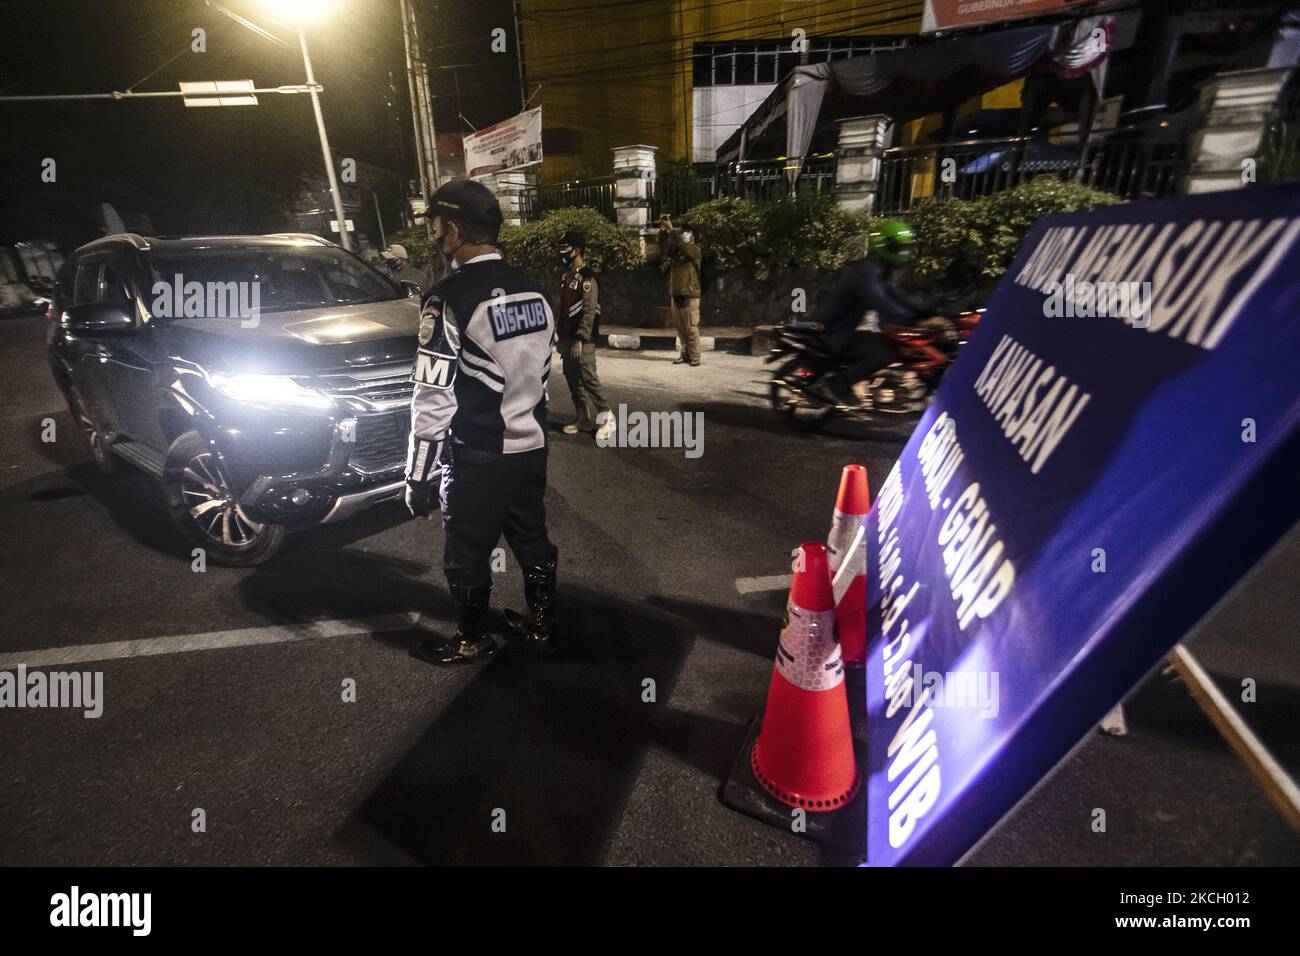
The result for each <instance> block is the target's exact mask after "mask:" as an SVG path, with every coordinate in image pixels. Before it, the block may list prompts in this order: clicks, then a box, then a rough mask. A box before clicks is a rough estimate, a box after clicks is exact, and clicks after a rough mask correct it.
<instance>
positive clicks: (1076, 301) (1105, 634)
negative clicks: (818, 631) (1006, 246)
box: [852, 186, 1300, 866]
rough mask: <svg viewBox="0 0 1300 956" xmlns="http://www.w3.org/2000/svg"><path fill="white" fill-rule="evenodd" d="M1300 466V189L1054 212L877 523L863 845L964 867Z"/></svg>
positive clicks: (895, 480) (1246, 554)
mask: <svg viewBox="0 0 1300 956" xmlns="http://www.w3.org/2000/svg"><path fill="white" fill-rule="evenodd" d="M1298 478H1300V187H1291V186H1289V187H1281V188H1274V189H1252V190H1240V191H1232V192H1223V193H1212V194H1207V195H1202V196H1195V197H1187V198H1179V199H1171V200H1161V201H1149V202H1138V203H1130V204H1123V205H1117V206H1110V207H1106V208H1103V209H1100V210H1097V211H1094V212H1091V213H1082V214H1075V215H1066V216H1052V217H1047V218H1045V219H1043V220H1041V221H1040V222H1039V223H1038V224H1037V225H1036V226H1035V227H1034V229H1033V231H1032V233H1031V234H1030V235H1029V237H1028V238H1027V239H1026V241H1025V243H1024V245H1023V247H1022V249H1021V250H1020V252H1019V254H1018V255H1017V257H1016V260H1015V262H1014V264H1013V265H1012V266H1011V268H1010V269H1009V271H1008V272H1007V275H1006V277H1005V278H1004V279H1003V280H1002V282H1001V284H1000V285H999V287H998V290H997V292H996V294H995V295H994V298H993V300H992V302H991V303H990V305H989V308H988V311H987V312H986V313H985V314H984V317H983V320H982V321H981V323H980V325H979V327H978V329H977V330H976V332H975V334H974V335H973V336H972V338H971V340H970V342H969V343H968V344H967V345H966V347H965V349H964V351H963V353H962V355H961V356H960V359H959V361H957V362H956V363H955V364H954V365H953V367H952V368H951V369H950V370H949V373H948V375H947V377H946V378H945V380H944V382H943V385H942V387H941V388H940V389H939V392H938V394H937V395H936V396H935V400H934V402H933V403H932V405H931V406H930V408H929V409H928V411H927V412H926V414H925V416H924V418H923V419H922V420H921V422H920V424H919V425H918V426H917V429H916V431H915V432H914V433H913V435H912V437H911V440H910V441H909V442H908V444H907V447H906V448H905V449H904V450H903V453H902V457H901V458H900V459H899V461H898V464H897V465H896V466H895V468H894V470H893V471H892V472H891V473H890V475H889V476H888V478H887V479H886V481H885V482H884V484H883V486H882V487H881V488H880V489H879V490H878V491H877V498H876V502H875V506H874V507H873V509H872V511H871V514H870V515H868V517H867V518H866V542H867V552H868V588H869V593H868V609H867V625H868V640H869V646H868V655H867V668H866V702H865V704H866V709H867V728H868V734H869V745H868V754H869V756H868V766H867V767H866V768H864V773H865V775H866V777H867V783H868V804H867V824H866V833H865V834H862V837H863V840H864V842H865V847H866V856H867V864H868V865H872V866H889V865H896V864H930V865H947V864H951V863H954V862H956V861H957V860H958V859H959V858H960V857H961V856H962V855H963V854H964V853H965V852H966V851H967V850H968V849H969V848H970V847H971V846H972V845H973V844H974V843H975V842H976V841H977V840H978V839H979V838H980V837H981V836H982V835H983V834H984V833H985V832H987V830H988V829H989V828H991V827H992V826H993V825H994V824H995V823H996V822H997V821H998V819H999V818H1001V817H1002V816H1003V814H1005V813H1006V812H1007V811H1008V810H1009V809H1010V808H1011V807H1012V806H1013V805H1014V804H1015V803H1016V801H1017V800H1019V799H1020V798H1021V797H1022V796H1023V795H1024V794H1025V793H1027V792H1028V791H1029V789H1030V788H1031V787H1033V785H1034V784H1035V783H1036V782H1037V781H1038V780H1039V779H1040V778H1041V777H1042V776H1043V775H1045V774H1046V773H1047V772H1048V771H1049V770H1050V769H1051V768H1052V767H1053V766H1054V765H1055V764H1056V762H1057V761H1059V760H1060V758H1061V757H1063V756H1064V755H1065V754H1066V753H1067V752H1068V751H1069V750H1070V748H1071V747H1072V746H1073V745H1074V744H1075V743H1076V742H1077V741H1078V740H1079V739H1080V738H1081V737H1083V735H1084V734H1085V733H1087V732H1088V731H1089V729H1090V728H1092V727H1094V726H1095V725H1096V723H1097V721H1098V720H1099V719H1100V718H1101V716H1102V715H1103V714H1104V713H1105V712H1106V711H1107V710H1108V709H1109V708H1110V707H1111V706H1112V705H1114V703H1115V702H1116V701H1117V700H1119V699H1120V698H1121V697H1122V696H1123V695H1124V694H1125V693H1126V692H1127V691H1128V690H1129V689H1130V688H1132V687H1133V686H1134V685H1135V684H1136V683H1137V682H1138V681H1139V680H1140V679H1141V678H1142V677H1143V676H1144V675H1145V674H1146V673H1147V672H1148V671H1149V670H1150V669H1151V668H1152V667H1153V666H1154V665H1155V664H1156V663H1157V662H1158V661H1159V660H1160V659H1161V658H1162V657H1163V656H1164V655H1165V654H1166V653H1168V651H1169V650H1170V648H1171V647H1172V646H1173V645H1174V644H1175V643H1177V642H1178V641H1179V640H1180V639H1181V638H1182V636H1183V635H1184V634H1185V632H1186V631H1187V629H1188V628H1190V627H1191V626H1192V625H1193V624H1194V623H1195V622H1196V621H1197V620H1198V619H1199V618H1200V616H1201V615H1202V614H1203V613H1204V612H1205V611H1206V610H1208V609H1209V607H1210V606H1211V605H1212V604H1213V603H1214V602H1215V601H1216V600H1218V599H1219V598H1220V597H1221V596H1222V595H1223V594H1224V593H1225V592H1226V591H1227V589H1228V588H1229V587H1231V585H1232V584H1233V582H1235V581H1236V580H1237V579H1238V578H1239V577H1240V576H1241V575H1242V574H1243V573H1244V572H1245V571H1246V570H1247V569H1248V568H1249V567H1250V566H1251V564H1253V563H1254V562H1255V561H1256V560H1257V559H1258V558H1259V556H1260V555H1261V554H1262V553H1263V552H1264V551H1265V550H1266V549H1267V548H1268V547H1269V546H1270V545H1271V544H1272V543H1274V542H1275V541H1276V540H1277V539H1278V538H1279V537H1280V536H1281V534H1282V533H1283V532H1284V531H1286V530H1287V529H1288V528H1289V527H1290V526H1291V525H1292V524H1293V523H1294V522H1295V521H1296V520H1297V518H1298V517H1300V505H1298V501H1300V497H1298V493H1300V480H1298ZM852 704H853V706H862V703H861V701H854V702H852ZM1081 825H1084V824H1081Z"/></svg>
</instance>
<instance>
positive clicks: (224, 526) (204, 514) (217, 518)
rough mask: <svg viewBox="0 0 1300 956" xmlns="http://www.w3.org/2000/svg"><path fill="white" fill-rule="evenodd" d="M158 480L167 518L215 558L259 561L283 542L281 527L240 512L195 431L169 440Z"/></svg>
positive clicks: (243, 563)
mask: <svg viewBox="0 0 1300 956" xmlns="http://www.w3.org/2000/svg"><path fill="white" fill-rule="evenodd" d="M163 480H164V484H165V485H166V489H167V500H168V502H169V503H170V505H171V512H172V518H173V519H174V520H175V521H176V523H177V524H178V525H179V526H180V528H181V530H182V531H184V532H185V535H186V537H188V538H189V539H190V540H191V541H193V542H194V543H195V544H196V545H198V546H199V547H201V548H203V549H204V551H206V552H207V554H208V557H209V558H211V559H212V560H213V561H214V562H215V563H217V564H224V565H227V566H230V567H248V566H250V565H254V564H261V563H262V562H263V561H266V560H267V559H268V558H270V557H271V556H272V555H273V554H275V552H277V551H279V550H280V547H281V546H282V545H283V544H284V539H285V535H286V533H287V532H286V531H285V529H284V526H283V525H278V524H271V523H269V522H259V521H254V520H253V519H252V518H251V517H250V516H249V515H248V513H247V512H245V511H244V509H243V508H242V507H241V506H240V504H239V501H238V499H237V498H236V496H235V493H234V492H233V491H232V490H231V488H230V485H229V483H228V482H227V481H226V476H225V474H224V473H223V472H222V469H221V462H220V460H219V459H218V457H217V454H216V452H214V451H213V450H212V449H211V448H210V447H209V446H208V444H207V442H205V441H204V440H203V439H202V438H200V437H199V436H198V434H196V433H195V432H188V433H186V434H184V435H182V436H181V437H180V438H178V439H176V441H175V443H173V445H172V447H171V451H170V453H169V455H168V465H167V471H166V476H165V477H164V479H163Z"/></svg>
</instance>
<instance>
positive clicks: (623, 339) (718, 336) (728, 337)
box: [596, 325, 754, 355]
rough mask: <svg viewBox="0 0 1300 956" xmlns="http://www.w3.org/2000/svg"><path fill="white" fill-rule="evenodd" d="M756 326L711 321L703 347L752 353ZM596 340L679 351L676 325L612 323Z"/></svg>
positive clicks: (616, 345)
mask: <svg viewBox="0 0 1300 956" xmlns="http://www.w3.org/2000/svg"><path fill="white" fill-rule="evenodd" d="M753 338H754V330H753V329H752V328H750V327H748V326H744V325H710V326H704V327H702V328H701V329H700V351H702V352H737V353H740V354H742V355H748V354H750V347H751V345H752V343H753ZM596 344H597V345H598V346H602V347H604V348H611V349H633V350H642V351H646V350H654V351H666V352H675V351H677V333H676V332H674V331H673V330H672V329H639V328H636V327H634V326H631V325H611V326H608V327H606V328H604V329H602V331H601V332H600V334H599V335H597V336H596Z"/></svg>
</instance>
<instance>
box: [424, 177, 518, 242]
mask: <svg viewBox="0 0 1300 956" xmlns="http://www.w3.org/2000/svg"><path fill="white" fill-rule="evenodd" d="M428 214H429V215H430V216H445V217H446V218H448V219H457V220H459V221H461V222H463V223H465V224H466V225H468V226H486V227H488V228H489V229H493V230H496V229H500V228H501V220H502V218H503V217H502V215H501V206H500V204H499V203H497V197H496V196H494V195H492V190H490V189H488V188H487V187H486V186H484V185H483V184H482V183H477V182H474V180H472V179H453V180H452V181H451V182H449V183H443V184H442V185H441V186H439V187H438V191H437V192H435V193H434V194H433V198H431V199H430V200H429V213H428Z"/></svg>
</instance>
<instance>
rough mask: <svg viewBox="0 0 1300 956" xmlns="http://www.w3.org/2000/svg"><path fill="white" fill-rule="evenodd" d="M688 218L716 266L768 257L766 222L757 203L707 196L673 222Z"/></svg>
mask: <svg viewBox="0 0 1300 956" xmlns="http://www.w3.org/2000/svg"><path fill="white" fill-rule="evenodd" d="M687 222H689V223H690V224H691V225H693V226H694V227H695V228H696V229H697V230H699V233H700V239H701V243H702V244H703V246H704V251H705V255H707V256H709V257H710V258H711V259H712V260H713V266H714V268H716V269H734V268H736V267H737V266H752V265H754V264H755V263H756V262H758V261H760V260H763V259H766V257H767V253H768V239H767V224H766V222H765V221H764V219H763V215H762V213H761V212H760V211H759V209H758V205H757V203H754V202H751V201H750V200H748V199H741V198H740V197H738V196H722V197H720V198H718V199H710V200H709V201H708V202H702V203H700V204H699V205H698V206H693V207H691V208H690V209H688V210H687V211H686V213H685V215H683V216H681V217H680V218H679V219H677V220H676V221H674V223H673V224H674V225H676V226H680V225H681V224H682V223H687Z"/></svg>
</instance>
